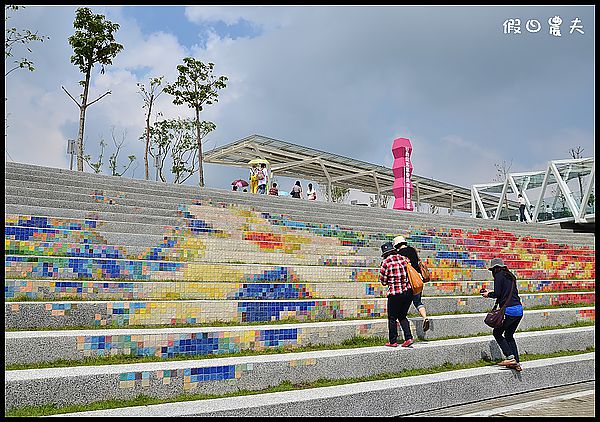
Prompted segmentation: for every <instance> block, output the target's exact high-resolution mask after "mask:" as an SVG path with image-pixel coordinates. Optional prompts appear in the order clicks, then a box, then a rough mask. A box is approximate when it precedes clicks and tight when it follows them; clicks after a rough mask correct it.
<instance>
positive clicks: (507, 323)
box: [481, 258, 523, 371]
mask: <svg viewBox="0 0 600 422" xmlns="http://www.w3.org/2000/svg"><path fill="white" fill-rule="evenodd" d="M489 270H490V271H491V272H492V274H493V276H494V290H493V291H491V292H490V291H487V290H486V289H481V295H482V296H483V297H492V298H496V301H497V303H498V306H499V307H502V306H504V305H506V310H505V312H504V323H503V324H502V326H500V327H498V328H494V331H493V334H494V338H495V339H496V341H497V342H498V346H500V349H502V353H503V354H504V356H506V359H505V360H503V361H502V362H500V363H498V365H500V366H506V367H507V368H511V369H515V370H517V371H521V370H522V369H521V365H520V364H519V352H518V350H517V343H516V341H515V338H514V337H513V335H514V334H515V331H516V330H517V326H518V325H519V322H521V319H522V318H523V305H522V304H521V298H520V297H519V291H518V288H517V278H516V277H515V276H514V274H513V273H511V272H510V271H509V270H508V267H507V266H506V265H504V261H502V259H501V258H494V259H492V262H491V264H490V268H489ZM502 333H504V336H502Z"/></svg>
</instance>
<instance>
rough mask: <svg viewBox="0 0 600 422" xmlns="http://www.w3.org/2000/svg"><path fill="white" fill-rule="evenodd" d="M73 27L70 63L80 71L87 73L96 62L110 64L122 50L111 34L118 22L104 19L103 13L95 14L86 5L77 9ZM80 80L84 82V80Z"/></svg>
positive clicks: (115, 29) (70, 40)
mask: <svg viewBox="0 0 600 422" xmlns="http://www.w3.org/2000/svg"><path fill="white" fill-rule="evenodd" d="M73 27H74V28H75V34H74V35H71V36H70V37H69V44H71V46H72V47H73V53H74V54H73V55H72V56H71V63H73V64H74V65H76V66H79V69H80V70H81V72H82V73H85V74H87V73H89V72H90V70H91V68H92V67H93V66H94V64H96V63H100V64H101V65H110V64H112V59H113V58H114V57H115V56H116V55H117V54H118V53H119V52H120V51H121V50H123V46H122V45H121V44H118V43H116V42H115V38H114V35H113V33H114V32H115V31H117V30H118V29H119V24H118V23H112V22H110V21H106V20H105V16H104V15H100V14H97V15H95V14H94V13H93V12H92V11H91V10H90V9H88V8H87V7H80V8H78V9H77V12H76V13H75V21H74V22H73ZM103 69H104V67H103ZM82 82H84V84H85V81H82Z"/></svg>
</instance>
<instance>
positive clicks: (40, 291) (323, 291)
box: [4, 279, 595, 300]
mask: <svg viewBox="0 0 600 422" xmlns="http://www.w3.org/2000/svg"><path fill="white" fill-rule="evenodd" d="M482 288H487V289H492V288H493V282H492V281H468V282H462V281H443V282H441V281H433V282H430V283H427V285H426V288H425V290H424V292H423V295H424V296H426V297H427V296H440V295H465V294H467V295H469V294H478V293H479V290H480V289H482ZM594 288H595V281H594V280H566V281H559V280H519V291H521V292H526V291H528V292H549V291H585V290H593V289H594ZM386 294H387V287H384V286H382V285H381V284H380V283H378V282H356V283H352V284H349V283H344V282H341V283H340V282H338V283H220V282H219V283H216V282H202V283H197V282H174V281H169V282H151V283H149V282H121V281H118V282H114V281H113V282H108V281H58V280H11V279H8V280H5V282H4V298H5V300H15V299H16V300H48V299H55V300H56V299H73V298H78V299H80V300H164V299H170V300H191V299H195V300H220V299H229V300H232V299H273V300H277V299H279V300H281V299H327V298H369V297H385V296H386Z"/></svg>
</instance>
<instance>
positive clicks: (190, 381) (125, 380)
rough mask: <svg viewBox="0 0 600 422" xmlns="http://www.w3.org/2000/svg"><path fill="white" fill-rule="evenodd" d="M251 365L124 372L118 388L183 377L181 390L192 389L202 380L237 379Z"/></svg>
mask: <svg viewBox="0 0 600 422" xmlns="http://www.w3.org/2000/svg"><path fill="white" fill-rule="evenodd" d="M253 367H254V365H253V364H252V363H242V364H237V365H217V366H206V367H200V368H184V369H167V370H159V371H141V372H124V373H121V374H119V388H122V389H132V388H136V387H150V385H151V383H152V382H155V381H157V380H160V382H161V383H162V384H163V385H171V384H175V382H177V381H179V382H181V378H183V390H184V391H190V390H192V391H193V390H194V389H195V388H196V387H197V386H198V384H199V383H202V382H206V381H222V380H227V379H239V378H241V377H242V375H243V374H245V373H247V372H249V371H252V370H253Z"/></svg>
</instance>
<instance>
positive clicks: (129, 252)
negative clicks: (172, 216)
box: [4, 230, 595, 270]
mask: <svg viewBox="0 0 600 422" xmlns="http://www.w3.org/2000/svg"><path fill="white" fill-rule="evenodd" d="M38 233H39V232H38ZM11 237H13V238H15V237H18V235H12V234H10V233H9V231H8V230H6V231H5V242H4V251H5V252H4V253H5V255H21V256H47V257H73V258H108V259H135V260H159V261H168V262H178V261H182V262H196V263H223V264H226V263H238V264H239V263H252V264H263V265H264V264H270V265H286V264H289V265H317V266H324V267H364V268H379V266H380V264H381V257H380V256H378V255H376V256H368V257H367V256H348V255H341V254H340V255H337V254H335V255H325V254H319V253H318V252H317V251H318V246H320V245H312V246H313V247H312V248H310V249H309V250H307V249H308V248H303V246H304V245H305V244H302V243H296V244H294V245H290V244H288V243H286V245H285V247H287V248H289V249H287V250H286V249H285V248H284V246H282V243H281V242H265V243H266V244H267V245H269V243H270V244H271V245H273V246H272V249H267V247H268V246H267V247H265V243H262V242H261V243H260V246H259V244H257V243H256V242H252V241H240V240H239V239H223V238H221V239H217V238H214V239H202V240H200V239H197V241H196V242H194V244H192V242H190V240H189V238H188V239H187V240H185V241H183V240H182V242H181V244H183V246H185V247H167V246H165V245H164V241H163V242H162V244H161V245H159V246H157V247H139V246H138V247H136V246H133V247H126V246H119V245H108V244H90V243H87V240H86V239H81V240H80V241H79V242H69V241H65V240H59V239H56V238H55V239H49V240H50V241H35V240H12V239H11ZM163 240H164V239H163ZM178 243H179V242H178ZM177 246H179V245H177ZM267 251H273V252H267ZM284 251H286V252H287V253H282V252H284ZM292 252H295V253H292ZM315 252H317V253H315ZM332 252H333V251H332ZM424 252H425V253H421V254H420V255H419V256H420V259H421V261H423V262H424V263H425V264H426V265H427V266H428V267H429V268H465V269H474V268H488V267H489V262H490V259H491V258H492V257H500V258H503V259H504V263H505V264H506V265H507V266H508V267H509V268H511V269H519V268H520V269H557V270H559V269H567V268H568V269H571V270H593V269H594V268H595V257H594V256H577V255H557V256H548V255H546V253H547V251H544V250H541V251H540V253H539V254H528V255H527V256H525V255H523V256H519V255H517V254H503V253H497V252H488V253H480V254H479V255H484V257H482V258H476V257H475V256H469V257H461V258H450V257H445V256H444V255H442V257H441V258H437V257H436V256H435V255H436V254H437V252H436V251H428V250H425V251H424ZM545 252H546V253H545ZM472 255H476V253H473V254H472ZM513 255H514V256H515V257H519V259H513Z"/></svg>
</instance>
